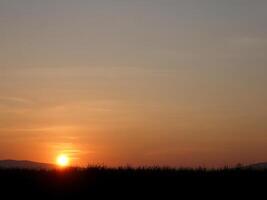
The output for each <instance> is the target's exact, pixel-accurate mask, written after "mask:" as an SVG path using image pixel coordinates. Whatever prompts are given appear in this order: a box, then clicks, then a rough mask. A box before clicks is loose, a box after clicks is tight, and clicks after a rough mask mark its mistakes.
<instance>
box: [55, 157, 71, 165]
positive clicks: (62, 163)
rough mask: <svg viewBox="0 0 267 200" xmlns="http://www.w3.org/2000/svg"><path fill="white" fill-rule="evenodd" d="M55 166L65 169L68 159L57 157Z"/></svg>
mask: <svg viewBox="0 0 267 200" xmlns="http://www.w3.org/2000/svg"><path fill="white" fill-rule="evenodd" d="M57 164H58V166H60V167H67V166H69V164H70V159H69V157H68V156H67V155H63V154H62V155H59V156H58V157H57Z"/></svg>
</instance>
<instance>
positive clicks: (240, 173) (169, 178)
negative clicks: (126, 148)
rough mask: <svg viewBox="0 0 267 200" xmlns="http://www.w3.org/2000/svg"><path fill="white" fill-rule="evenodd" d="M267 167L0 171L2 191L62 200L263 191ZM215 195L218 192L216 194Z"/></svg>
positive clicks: (220, 194)
mask: <svg viewBox="0 0 267 200" xmlns="http://www.w3.org/2000/svg"><path fill="white" fill-rule="evenodd" d="M266 183H267V171H266V170H252V169H241V168H236V169H228V168H224V169H216V170H215V169H214V170H207V169H204V168H199V169H172V168H160V167H150V168H131V167H125V168H123V167H120V168H107V167H103V166H91V167H88V168H66V169H64V170H60V169H58V170H26V169H0V188H1V194H2V195H9V197H10V198H11V196H13V197H14V196H20V197H36V198H39V199H40V198H41V197H44V198H46V199H47V198H55V199H61V198H63V199H66V198H68V197H70V198H78V197H80V198H84V197H89V198H90V197H91V198H93V197H98V198H100V197H117V198H119V197H122V198H123V199H129V198H130V197H135V199H139V198H141V197H145V196H147V197H149V198H152V197H153V198H154V197H159V196H162V195H163V196H164V197H165V199H166V198H167V199H169V198H171V197H182V196H186V197H190V196H194V195H199V196H203V195H204V196H211V197H212V194H213V193H216V194H217V196H218V197H219V196H223V195H227V194H229V193H235V194H237V195H249V194H250V193H251V194H253V195H254V196H253V197H254V198H255V197H256V196H255V195H256V194H260V193H261V192H265V190H266V189H265V187H266V186H265V185H266ZM215 199H216V196H215Z"/></svg>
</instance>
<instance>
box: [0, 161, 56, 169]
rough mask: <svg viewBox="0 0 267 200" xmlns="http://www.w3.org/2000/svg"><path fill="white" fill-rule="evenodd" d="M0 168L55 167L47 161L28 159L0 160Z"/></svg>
mask: <svg viewBox="0 0 267 200" xmlns="http://www.w3.org/2000/svg"><path fill="white" fill-rule="evenodd" d="M0 168H2V169H3V168H4V169H7V168H11V169H48V170H49V169H55V168H56V166H55V165H53V164H48V163H39V162H33V161H28V160H0Z"/></svg>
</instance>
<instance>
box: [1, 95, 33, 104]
mask: <svg viewBox="0 0 267 200" xmlns="http://www.w3.org/2000/svg"><path fill="white" fill-rule="evenodd" d="M0 103H5V104H20V105H21V104H24V105H25V104H27V105H29V104H33V103H34V102H33V101H32V100H29V99H25V98H20V97H9V96H6V97H5V96H0Z"/></svg>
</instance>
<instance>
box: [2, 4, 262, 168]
mask: <svg viewBox="0 0 267 200" xmlns="http://www.w3.org/2000/svg"><path fill="white" fill-rule="evenodd" d="M266 6H267V3H265V2H263V1H260V0H255V1H253V2H252V1H241V0H236V1H234V2H230V1H229V2H226V1H223V2H220V3H218V2H216V3H215V2H214V1H212V0H203V1H197V0H191V1H188V0H187V1H185V0H182V1H171V0H170V1H169V0H166V1H161V0H153V1H152V0H151V1H150V0H147V1H130V0H125V1H123V2H122V1H120V0H114V1H108V0H98V1H96V0H93V1H88V2H84V1H82V0H77V1H65V0H64V1H63V0H58V1H42V2H41V1H31V0H20V1H19V0H14V1H12V2H11V1H8V0H3V1H1V2H0V26H1V27H2V28H1V30H0V44H1V46H0V138H1V139H0V159H7V158H11V159H23V160H34V161H41V162H55V159H56V157H57V155H58V154H61V153H64V154H68V155H69V156H70V157H71V162H72V164H73V165H87V164H88V163H89V164H95V163H101V164H102V163H104V164H106V165H111V166H117V165H127V164H130V165H134V166H137V165H170V166H199V165H201V166H224V165H235V164H237V163H253V162H259V161H266V155H265V152H267V138H266V137H267V135H266V131H267V125H266V119H267V116H266V115H267V114H266V113H267V107H266V102H267V92H266V91H267V90H266V85H267V78H266V73H267V68H266V63H267V58H266V55H265V52H266V51H267V38H266V35H267V34H266V33H267V28H266V27H267V26H266V20H265V19H266V17H267V16H266V9H265V8H266Z"/></svg>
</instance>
